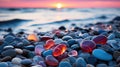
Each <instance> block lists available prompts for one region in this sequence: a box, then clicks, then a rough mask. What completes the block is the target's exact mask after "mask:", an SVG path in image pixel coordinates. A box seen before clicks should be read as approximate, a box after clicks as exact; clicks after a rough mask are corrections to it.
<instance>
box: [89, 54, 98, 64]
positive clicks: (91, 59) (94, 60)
mask: <svg viewBox="0 0 120 67" xmlns="http://www.w3.org/2000/svg"><path fill="white" fill-rule="evenodd" d="M96 62H97V58H95V57H94V56H89V57H88V58H87V63H88V64H92V65H95V64H96Z"/></svg>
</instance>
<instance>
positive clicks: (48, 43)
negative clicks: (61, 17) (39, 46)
mask: <svg viewBox="0 0 120 67" xmlns="http://www.w3.org/2000/svg"><path fill="white" fill-rule="evenodd" d="M54 45H55V42H54V40H52V39H49V40H47V41H46V43H45V45H44V48H45V49H46V50H48V49H50V48H51V47H53V46H54Z"/></svg>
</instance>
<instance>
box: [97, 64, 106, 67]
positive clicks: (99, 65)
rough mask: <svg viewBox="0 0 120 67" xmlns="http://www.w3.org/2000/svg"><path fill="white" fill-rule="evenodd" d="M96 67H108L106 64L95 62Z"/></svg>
mask: <svg viewBox="0 0 120 67" xmlns="http://www.w3.org/2000/svg"><path fill="white" fill-rule="evenodd" d="M96 67H108V66H107V65H106V64H97V66H96Z"/></svg>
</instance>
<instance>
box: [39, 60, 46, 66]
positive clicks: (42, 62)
mask: <svg viewBox="0 0 120 67" xmlns="http://www.w3.org/2000/svg"><path fill="white" fill-rule="evenodd" d="M38 64H39V65H41V66H42V67H47V65H46V64H45V62H44V61H40V62H39V63H38Z"/></svg>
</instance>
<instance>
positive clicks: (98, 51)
mask: <svg viewBox="0 0 120 67" xmlns="http://www.w3.org/2000/svg"><path fill="white" fill-rule="evenodd" d="M92 54H93V56H95V57H96V58H97V59H100V60H104V61H110V60H112V55H111V54H109V53H107V52H105V51H104V50H102V49H94V50H93V52H92Z"/></svg>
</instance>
